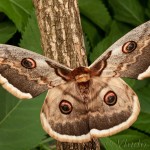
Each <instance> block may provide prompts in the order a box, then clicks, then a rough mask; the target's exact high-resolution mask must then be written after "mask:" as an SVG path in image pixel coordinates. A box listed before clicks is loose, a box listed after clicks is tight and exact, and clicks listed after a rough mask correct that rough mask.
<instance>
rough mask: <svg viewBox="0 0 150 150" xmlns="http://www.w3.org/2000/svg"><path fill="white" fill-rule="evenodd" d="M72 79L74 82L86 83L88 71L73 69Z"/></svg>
mask: <svg viewBox="0 0 150 150" xmlns="http://www.w3.org/2000/svg"><path fill="white" fill-rule="evenodd" d="M71 74H72V77H73V78H74V79H75V81H76V82H78V83H80V82H87V81H89V80H90V70H89V69H88V68H86V67H78V68H75V69H74V70H73V71H72V72H71Z"/></svg>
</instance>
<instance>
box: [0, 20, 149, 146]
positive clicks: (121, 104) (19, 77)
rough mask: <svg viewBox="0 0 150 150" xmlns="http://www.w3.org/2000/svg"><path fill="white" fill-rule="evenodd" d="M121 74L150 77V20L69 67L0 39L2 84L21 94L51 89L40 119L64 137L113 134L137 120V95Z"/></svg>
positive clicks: (73, 139) (85, 138)
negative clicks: (91, 58)
mask: <svg viewBox="0 0 150 150" xmlns="http://www.w3.org/2000/svg"><path fill="white" fill-rule="evenodd" d="M120 77H128V78H133V79H138V80H142V79H145V78H147V77H150V21H148V22H146V23H144V24H142V25H141V26H139V27H137V28H135V29H133V30H132V31H130V32H129V33H127V34H126V35H125V36H123V37H122V38H121V39H119V40H118V41H117V42H115V43H114V44H113V45H112V46H111V47H110V48H108V49H107V50H106V51H105V52H104V53H103V54H102V55H101V56H100V57H99V58H98V59H97V60H96V61H95V62H94V63H93V64H91V65H90V66H89V67H84V66H80V67H78V68H75V69H70V68H68V67H65V66H64V65H61V64H59V63H57V62H55V61H53V60H51V59H48V58H47V57H44V56H41V55H39V54H36V53H34V52H31V51H28V50H25V49H22V48H18V47H14V46H10V45H3V44H1V45H0V84H1V85H2V87H3V88H5V89H6V90H8V91H9V92H10V93H11V94H13V95H14V96H16V97H18V98H20V99H31V98H33V97H36V96H38V95H39V94H41V93H42V92H44V91H46V90H48V89H49V91H48V94H47V96H46V99H45V101H44V104H43V106H42V109H41V113H40V118H41V123H42V126H43V128H44V130H45V131H46V132H47V133H48V134H49V135H50V136H51V137H53V138H55V139H56V140H58V141H61V142H74V143H82V142H88V141H90V140H91V139H93V138H99V137H106V136H111V135H113V134H116V133H118V132H120V131H122V130H125V129H127V128H129V127H130V126H131V125H132V124H133V123H134V122H135V121H136V119H137V117H138V114H139V112H140V105H139V101H138V97H137V95H136V94H135V92H134V91H133V90H132V89H131V88H130V87H129V86H128V85H127V84H126V83H125V82H124V81H123V80H122V79H121V78H120Z"/></svg>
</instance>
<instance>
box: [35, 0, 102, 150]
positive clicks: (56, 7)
mask: <svg viewBox="0 0 150 150" xmlns="http://www.w3.org/2000/svg"><path fill="white" fill-rule="evenodd" d="M33 2H34V5H35V8H36V14H37V20H38V24H39V28H40V32H41V41H42V48H43V51H44V54H45V55H46V56H47V57H49V58H51V59H54V60H57V61H58V62H60V63H62V64H65V65H66V66H68V67H71V68H75V67H77V66H86V65H87V59H86V53H85V46H84V40H83V33H82V28H81V23H80V16H79V10H78V6H77V0H33ZM57 149H58V150H99V149H100V146H99V142H98V140H97V139H94V140H92V141H90V142H88V143H82V144H81V143H80V144H79V143H61V142H59V141H57Z"/></svg>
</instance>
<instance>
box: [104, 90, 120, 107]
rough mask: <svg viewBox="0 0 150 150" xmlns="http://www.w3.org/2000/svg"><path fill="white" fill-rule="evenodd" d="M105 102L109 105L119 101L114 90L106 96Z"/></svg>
mask: <svg viewBox="0 0 150 150" xmlns="http://www.w3.org/2000/svg"><path fill="white" fill-rule="evenodd" d="M104 102H105V103H106V104H107V105H109V106H113V105H115V104H116V102H117V95H116V94H115V93H114V92H113V91H108V92H107V93H106V94H105V96H104Z"/></svg>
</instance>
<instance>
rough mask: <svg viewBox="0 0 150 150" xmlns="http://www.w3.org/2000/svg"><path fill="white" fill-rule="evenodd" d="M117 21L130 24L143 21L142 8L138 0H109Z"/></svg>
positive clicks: (137, 23)
mask: <svg viewBox="0 0 150 150" xmlns="http://www.w3.org/2000/svg"><path fill="white" fill-rule="evenodd" d="M109 3H110V5H111V6H112V8H113V11H114V13H115V18H116V19H117V20H119V21H123V22H125V23H129V24H132V25H139V24H141V23H143V22H144V20H145V19H144V18H145V17H144V8H143V7H142V6H141V4H140V3H139V1H138V0H132V1H131V0H109Z"/></svg>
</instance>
